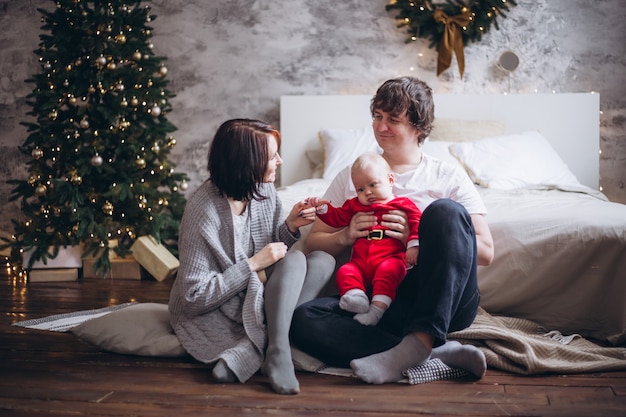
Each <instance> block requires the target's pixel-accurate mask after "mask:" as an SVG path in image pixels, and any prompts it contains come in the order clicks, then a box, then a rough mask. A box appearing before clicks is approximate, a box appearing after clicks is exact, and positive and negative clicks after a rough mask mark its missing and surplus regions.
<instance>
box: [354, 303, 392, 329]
mask: <svg viewBox="0 0 626 417" xmlns="http://www.w3.org/2000/svg"><path fill="white" fill-rule="evenodd" d="M386 310H387V309H385V308H381V307H378V306H377V305H375V304H372V305H370V309H369V310H368V311H367V313H359V314H355V315H354V319H355V320H356V321H358V322H359V323H361V324H362V325H364V326H375V325H377V324H378V322H379V321H380V319H381V318H382V317H383V314H385V311H386Z"/></svg>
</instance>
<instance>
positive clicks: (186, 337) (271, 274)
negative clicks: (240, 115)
mask: <svg viewBox="0 0 626 417" xmlns="http://www.w3.org/2000/svg"><path fill="white" fill-rule="evenodd" d="M279 146H280V135H279V133H278V131H277V130H276V129H274V128H273V127H272V126H271V125H269V124H267V123H265V122H262V121H258V120H249V119H235V120H229V121H227V122H225V123H224V124H222V126H220V127H219V129H218V131H217V133H216V134H215V137H214V139H213V142H212V144H211V148H210V151H209V159H208V169H209V174H210V178H209V179H208V180H207V181H206V182H205V183H204V184H202V186H200V188H199V189H198V190H197V191H196V192H195V193H194V195H193V196H192V197H191V198H190V199H189V201H188V202H187V205H186V207H185V213H184V215H183V219H182V221H181V228H180V238H179V252H180V268H179V270H178V274H177V277H176V280H175V282H174V285H173V287H172V291H171V295H170V301H169V310H170V313H171V322H172V327H173V328H174V331H175V332H176V335H177V336H178V338H179V339H180V342H181V344H182V345H183V347H184V348H185V349H186V350H187V352H188V353H189V354H191V355H192V356H193V357H194V358H196V359H197V360H199V361H201V362H204V363H208V364H214V368H213V372H212V374H213V377H214V378H215V379H216V380H217V381H220V382H234V381H237V380H238V381H241V382H245V381H246V380H248V378H250V377H251V376H252V375H253V374H254V373H255V372H257V371H258V370H259V369H261V370H262V372H263V373H264V374H266V375H267V376H268V377H269V380H270V383H271V386H272V388H273V389H274V391H276V392H277V393H279V394H296V393H298V392H299V390H300V388H299V384H298V380H297V379H296V376H295V371H294V367H293V363H292V360H291V351H290V345H289V325H290V323H291V318H292V315H293V310H294V309H295V307H296V306H297V305H300V304H302V303H303V302H305V301H308V300H310V299H313V298H314V297H315V296H316V295H317V294H318V292H319V290H320V289H321V288H322V287H323V286H324V285H325V284H326V282H327V281H328V279H329V278H330V276H331V274H332V271H333V269H334V259H333V258H332V256H330V255H328V254H327V253H324V252H312V253H311V254H309V255H308V256H306V257H305V256H304V254H303V253H302V252H299V251H290V252H288V249H289V247H290V246H291V245H292V244H294V243H295V242H296V241H297V239H298V238H299V237H300V232H299V228H300V227H302V226H304V225H307V224H309V223H311V222H312V221H313V220H314V219H315V208H313V207H310V206H306V205H305V204H304V203H303V202H301V203H296V204H295V205H294V207H293V208H292V209H291V211H290V212H289V214H288V215H287V217H286V220H284V221H283V220H282V219H283V218H284V215H283V211H282V206H281V203H280V200H279V199H278V196H277V193H276V189H275V188H274V184H273V182H274V180H275V179H276V169H277V168H278V166H279V165H280V164H281V162H282V160H281V158H280V155H279V154H278V148H279Z"/></svg>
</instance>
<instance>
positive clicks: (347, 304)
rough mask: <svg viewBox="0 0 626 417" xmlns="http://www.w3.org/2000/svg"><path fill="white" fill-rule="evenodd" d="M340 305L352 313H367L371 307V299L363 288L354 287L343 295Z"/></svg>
mask: <svg viewBox="0 0 626 417" xmlns="http://www.w3.org/2000/svg"><path fill="white" fill-rule="evenodd" d="M339 307H340V308H341V309H342V310H346V311H349V312H351V313H367V312H368V310H369V309H370V299H369V298H367V294H365V292H363V291H362V290H358V289H352V290H349V291H348V292H346V293H345V294H344V295H342V296H341V298H340V299H339Z"/></svg>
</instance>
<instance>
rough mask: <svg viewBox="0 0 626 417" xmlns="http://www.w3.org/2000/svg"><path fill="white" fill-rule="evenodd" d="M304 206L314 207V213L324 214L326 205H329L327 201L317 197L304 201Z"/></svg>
mask: <svg viewBox="0 0 626 417" xmlns="http://www.w3.org/2000/svg"><path fill="white" fill-rule="evenodd" d="M304 204H307V205H309V206H311V207H315V212H316V213H320V214H324V213H326V211H327V210H328V209H327V207H326V205H328V204H330V201H328V200H322V199H321V198H319V197H308V198H306V199H305V200H304Z"/></svg>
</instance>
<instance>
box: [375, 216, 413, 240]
mask: <svg viewBox="0 0 626 417" xmlns="http://www.w3.org/2000/svg"><path fill="white" fill-rule="evenodd" d="M382 217H383V221H382V222H381V223H380V224H381V226H384V227H387V228H389V230H385V234H386V235H387V236H389V237H393V238H395V239H398V240H399V241H401V242H402V243H403V244H404V245H405V246H406V243H407V239H408V237H409V221H408V217H407V215H406V213H405V212H404V211H402V210H391V211H389V213H386V214H383V216H382Z"/></svg>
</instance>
